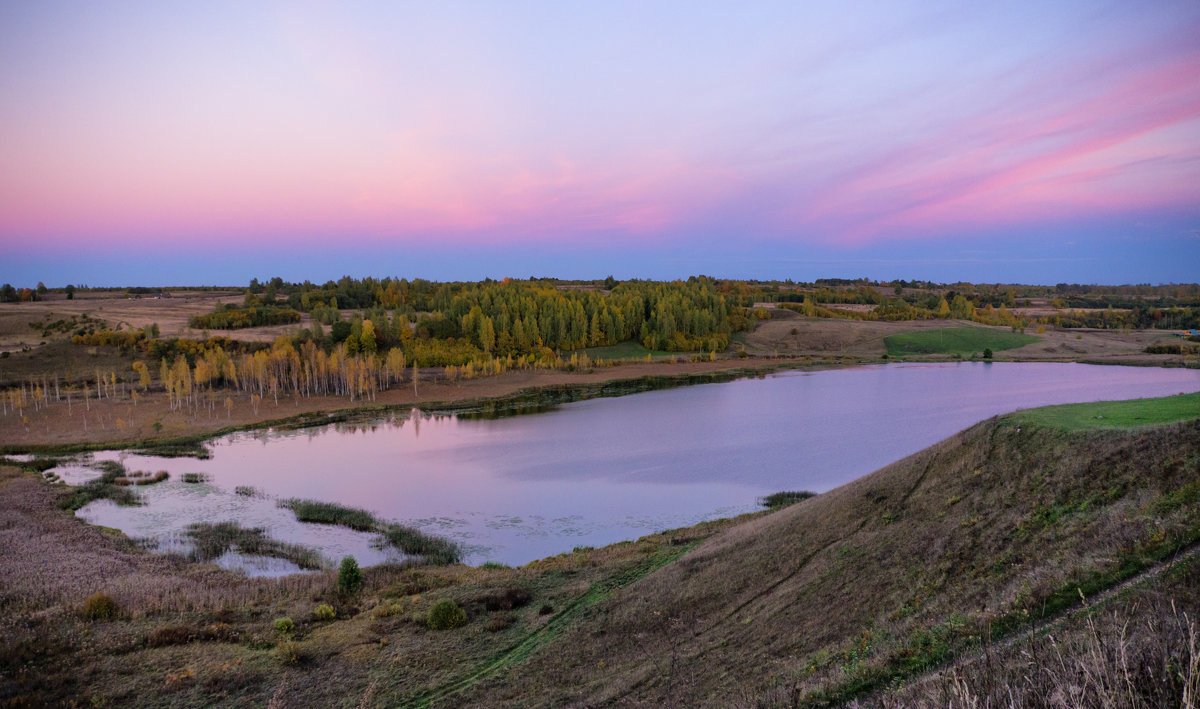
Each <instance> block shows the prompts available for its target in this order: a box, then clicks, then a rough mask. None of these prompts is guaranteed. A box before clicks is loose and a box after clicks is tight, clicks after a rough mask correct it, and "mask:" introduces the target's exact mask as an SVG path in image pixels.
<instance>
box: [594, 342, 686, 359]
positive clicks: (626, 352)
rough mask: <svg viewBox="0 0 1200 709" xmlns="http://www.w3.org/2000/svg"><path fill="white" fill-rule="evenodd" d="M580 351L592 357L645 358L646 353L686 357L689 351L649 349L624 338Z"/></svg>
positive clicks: (656, 355) (653, 355)
mask: <svg viewBox="0 0 1200 709" xmlns="http://www.w3.org/2000/svg"><path fill="white" fill-rule="evenodd" d="M580 352H583V353H586V354H587V356H588V357H591V358H592V359H645V358H646V355H650V356H651V357H674V356H683V357H687V356H688V355H690V354H691V353H690V352H667V351H665V350H649V349H646V348H645V347H643V346H642V343H640V342H634V341H633V340H626V341H625V342H618V343H617V344H615V345H603V346H600V347H587V348H584V349H582V350H580Z"/></svg>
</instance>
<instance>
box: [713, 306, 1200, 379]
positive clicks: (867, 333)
mask: <svg viewBox="0 0 1200 709" xmlns="http://www.w3.org/2000/svg"><path fill="white" fill-rule="evenodd" d="M766 310H767V311H768V312H770V314H771V317H770V319H769V320H760V321H757V322H755V324H754V326H753V327H752V329H751V330H749V331H748V332H742V333H738V334H737V335H735V337H734V341H735V345H734V346H735V347H738V346H740V347H743V348H744V349H745V351H746V353H747V354H749V355H752V356H758V357H811V358H831V357H832V358H837V359H840V360H842V361H850V362H854V361H858V362H863V361H879V360H880V359H881V358H882V357H883V355H885V354H888V355H889V356H892V355H891V354H890V353H889V350H888V346H887V344H886V339H887V338H889V337H893V336H896V335H904V334H909V333H913V334H918V335H923V334H925V333H928V332H930V331H936V330H939V329H943V328H946V327H947V321H946V320H910V321H902V322H870V321H858V320H835V319H829V318H812V317H804V316H802V315H800V314H799V313H796V312H794V311H791V310H785V309H782V308H777V307H767V308H766ZM949 322H950V323H952V324H953V325H954V326H955V329H957V328H959V327H962V328H973V329H978V330H984V331H992V332H1001V333H1003V332H1011V331H1010V330H1009V329H1008V328H1004V329H998V328H988V327H986V326H982V325H976V324H973V323H966V322H957V321H953V320H952V321H949ZM1035 332H1036V328H1034V329H1030V330H1028V331H1027V334H1028V335H1029V336H1034V337H1036V338H1038V339H1037V340H1036V341H1030V343H1029V344H1025V345H1023V346H1020V347H1017V348H1015V349H1010V350H1005V353H1004V358H1005V359H1006V360H1012V361H1026V362H1039V361H1040V362H1100V363H1106V364H1138V365H1157V366H1164V365H1179V364H1183V363H1185V362H1186V361H1188V360H1185V359H1184V358H1183V357H1180V356H1178V355H1150V354H1146V353H1145V352H1144V350H1145V348H1146V347H1147V346H1149V345H1153V344H1161V343H1168V342H1178V338H1177V337H1175V336H1173V335H1172V334H1170V333H1168V332H1163V331H1161V330H1131V331H1121V330H1100V329H1090V328H1071V329H1056V328H1053V327H1050V328H1046V331H1045V332H1044V333H1037V334H1036V335H1035V334H1034V333H1035ZM984 347H987V345H984ZM992 349H993V351H995V350H996V348H995V347H992ZM974 352H978V353H982V352H983V348H982V347H980V348H978V349H975V350H974ZM969 354H970V353H969V352H968V355H969ZM924 356H926V357H930V358H935V359H936V358H938V357H941V358H949V357H951V355H950V354H945V355H924ZM964 356H967V355H964ZM1194 360H1195V358H1194V357H1193V358H1192V360H1191V361H1194Z"/></svg>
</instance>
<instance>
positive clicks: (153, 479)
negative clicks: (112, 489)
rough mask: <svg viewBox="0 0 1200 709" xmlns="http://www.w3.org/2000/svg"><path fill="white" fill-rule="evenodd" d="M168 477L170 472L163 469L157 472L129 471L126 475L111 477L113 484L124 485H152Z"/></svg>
mask: <svg viewBox="0 0 1200 709" xmlns="http://www.w3.org/2000/svg"><path fill="white" fill-rule="evenodd" d="M169 477H171V474H170V473H168V472H167V471H165V470H160V471H158V472H157V473H150V472H147V471H143V470H139V471H137V472H134V473H129V474H128V475H121V476H118V477H116V478H113V484H114V485H124V486H126V487H128V486H130V485H153V484H155V483H160V482H162V481H164V480H166V479H167V478H169Z"/></svg>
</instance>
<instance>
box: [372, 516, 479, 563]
mask: <svg viewBox="0 0 1200 709" xmlns="http://www.w3.org/2000/svg"><path fill="white" fill-rule="evenodd" d="M380 534H381V535H383V538H384V539H385V540H387V543H388V544H390V545H392V546H393V547H396V548H397V549H399V550H400V551H402V552H404V553H405V554H412V555H413V556H420V557H422V558H424V559H425V561H427V562H428V563H430V564H434V565H446V564H456V563H458V561H459V559H461V558H462V550H461V549H459V548H458V545H457V544H455V543H454V542H452V541H450V540H449V539H443V538H441V537H435V536H432V535H429V534H425V533H424V532H422V531H421V530H419V529H413V528H412V527H405V526H404V525H401V524H388V525H385V526H384V527H383V528H382V529H380Z"/></svg>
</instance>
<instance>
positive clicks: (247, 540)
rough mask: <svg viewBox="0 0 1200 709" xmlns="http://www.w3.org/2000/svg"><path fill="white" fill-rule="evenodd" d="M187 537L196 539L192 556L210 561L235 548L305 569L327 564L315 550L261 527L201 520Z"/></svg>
mask: <svg viewBox="0 0 1200 709" xmlns="http://www.w3.org/2000/svg"><path fill="white" fill-rule="evenodd" d="M187 536H188V538H189V539H191V541H192V554H191V558H192V559H193V560H194V561H201V562H207V561H212V560H213V559H216V558H218V557H220V556H221V555H222V554H224V553H225V552H227V551H229V550H231V549H235V548H236V551H237V552H238V553H240V554H252V555H257V556H269V557H273V558H276V559H286V560H287V561H290V562H292V563H294V564H295V565H296V566H299V567H300V568H302V569H307V570H310V571H314V570H318V569H324V568H326V566H327V564H326V562H325V559H323V558H322V557H321V555H320V554H318V553H317V552H316V551H314V550H313V549H309V548H308V547H304V546H300V545H298V544H287V543H285V542H281V541H278V540H276V539H271V538H270V537H268V536H267V533H266V530H264V529H262V528H259V527H242V526H241V525H239V524H238V523H237V522H218V523H216V524H213V523H209V522H200V523H197V524H193V525H190V526H189V527H188V530H187Z"/></svg>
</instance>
